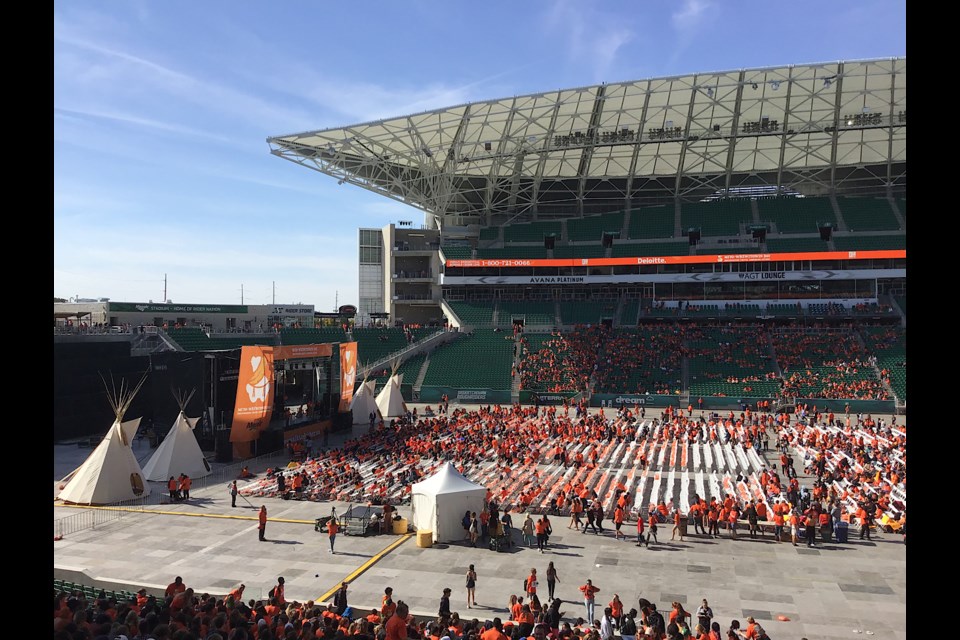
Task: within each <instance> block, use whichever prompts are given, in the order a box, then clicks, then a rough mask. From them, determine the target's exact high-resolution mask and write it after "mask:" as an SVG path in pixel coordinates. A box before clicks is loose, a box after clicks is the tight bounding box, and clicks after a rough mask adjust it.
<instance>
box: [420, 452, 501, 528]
mask: <svg viewBox="0 0 960 640" xmlns="http://www.w3.org/2000/svg"><path fill="white" fill-rule="evenodd" d="M486 496H487V489H486V487H484V486H483V485H481V484H477V483H476V482H472V481H471V480H468V479H467V478H465V477H464V476H463V474H461V473H460V472H459V471H457V469H456V467H454V466H453V464H452V463H450V462H445V463H443V466H441V467H440V469H438V470H437V472H436V473H434V474H433V475H432V476H430V477H429V478H427V479H426V480H423V481H422V482H417V483H416V484H414V485H413V487H412V490H411V498H410V507H411V512H412V515H411V520H412V524H413V527H414V528H415V529H417V530H421V529H423V530H429V531H433V540H434V542H453V541H457V540H463V539H464V533H463V524H462V521H463V515H464V513H465V512H467V511H471V512H472V511H476V512H477V514H479V513H480V511H481V510H482V509H483V501H484V498H486Z"/></svg>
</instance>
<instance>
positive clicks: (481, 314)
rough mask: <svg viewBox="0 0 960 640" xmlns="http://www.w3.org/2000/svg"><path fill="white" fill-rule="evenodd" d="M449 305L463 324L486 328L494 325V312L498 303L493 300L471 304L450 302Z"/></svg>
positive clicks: (470, 302)
mask: <svg viewBox="0 0 960 640" xmlns="http://www.w3.org/2000/svg"><path fill="white" fill-rule="evenodd" d="M447 304H449V305H450V307H451V308H452V309H453V312H454V313H456V314H457V317H458V318H460V321H461V322H462V323H463V324H466V325H479V326H484V325H489V324H491V323H493V311H494V309H495V308H496V302H494V301H493V300H489V301H469V302H464V301H462V300H448V301H447Z"/></svg>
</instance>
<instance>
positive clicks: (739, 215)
mask: <svg viewBox="0 0 960 640" xmlns="http://www.w3.org/2000/svg"><path fill="white" fill-rule="evenodd" d="M752 220H753V212H752V211H751V208H750V200H748V199H745V198H733V199H729V200H717V201H715V202H690V203H684V204H683V205H681V207H680V228H681V229H682V230H683V231H684V232H685V231H686V230H687V229H689V228H691V227H695V228H699V229H700V233H701V235H702V236H735V235H737V234H739V233H740V224H741V223H748V222H751V221H752Z"/></svg>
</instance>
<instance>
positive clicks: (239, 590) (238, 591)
mask: <svg viewBox="0 0 960 640" xmlns="http://www.w3.org/2000/svg"><path fill="white" fill-rule="evenodd" d="M246 588H247V585H245V584H241V585H240V586H239V587H236V588H234V589H231V590H230V593H229V594H228V595H227V597H228V598H233V601H234V603H236V604H240V603H241V602H243V590H244V589H246Z"/></svg>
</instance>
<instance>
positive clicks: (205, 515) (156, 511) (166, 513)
mask: <svg viewBox="0 0 960 640" xmlns="http://www.w3.org/2000/svg"><path fill="white" fill-rule="evenodd" d="M56 506H59V507H70V508H72V509H99V510H101V511H127V512H129V513H149V514H159V515H164V516H187V517H190V518H221V519H225V520H254V521H259V516H233V515H226V514H222V513H190V512H188V511H161V510H159V509H136V508H134V507H97V506H93V505H89V504H59V505H56ZM267 522H286V523H288V524H309V525H311V526H313V525H315V524H316V522H317V521H316V519H313V520H294V519H292V518H270V517H267Z"/></svg>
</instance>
